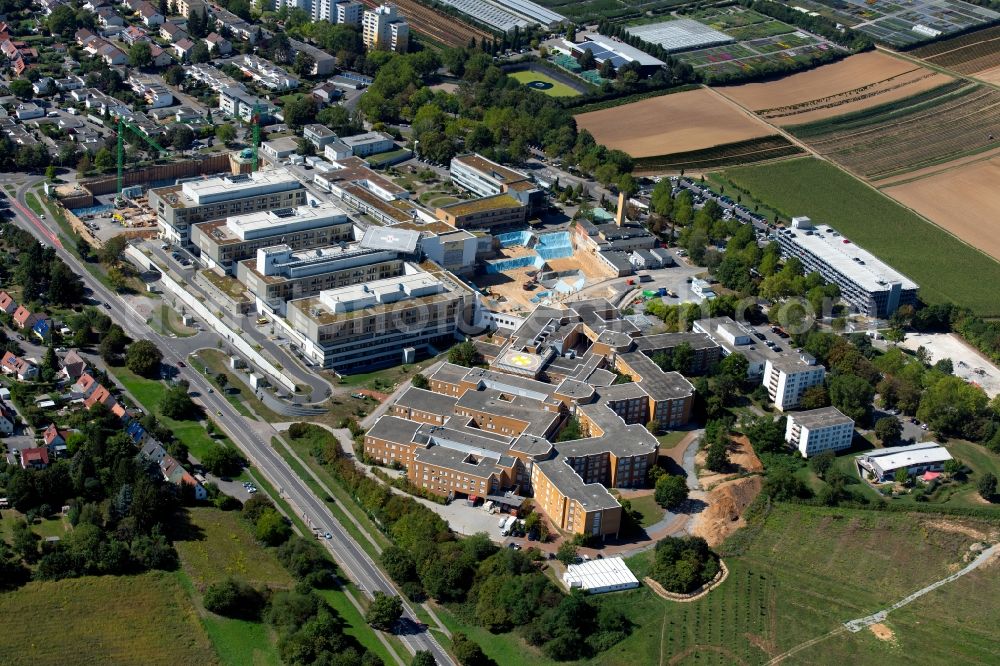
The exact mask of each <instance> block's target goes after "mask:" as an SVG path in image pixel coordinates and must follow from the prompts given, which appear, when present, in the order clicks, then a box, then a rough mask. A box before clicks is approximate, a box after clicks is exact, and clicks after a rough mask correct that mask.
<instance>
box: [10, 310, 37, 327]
mask: <svg viewBox="0 0 1000 666" xmlns="http://www.w3.org/2000/svg"><path fill="white" fill-rule="evenodd" d="M36 321H38V315H34V314H31V310H29V309H28V308H26V307H24V306H23V305H19V306H17V309H16V310H14V324H15V325H16V326H17V328H19V329H22V330H23V329H25V328H31V327H32V326H34V325H35V322H36Z"/></svg>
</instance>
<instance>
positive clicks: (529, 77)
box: [507, 70, 580, 97]
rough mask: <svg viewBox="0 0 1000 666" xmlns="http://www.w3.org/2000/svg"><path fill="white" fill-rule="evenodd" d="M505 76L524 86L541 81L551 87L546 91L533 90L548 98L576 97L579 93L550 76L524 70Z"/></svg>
mask: <svg viewBox="0 0 1000 666" xmlns="http://www.w3.org/2000/svg"><path fill="white" fill-rule="evenodd" d="M507 76H509V77H510V78H512V79H514V80H515V81H518V82H520V83H523V84H525V85H527V84H529V83H531V82H533V81H541V82H542V83H547V84H549V85H551V86H552V87H551V88H548V89H546V90H540V89H538V88H534V90H538V92H540V93H544V94H546V95H548V96H549V97H578V96H579V95H580V93H579V92H577V91H576V90H573V89H572V88H570V87H569V86H568V85H566V84H565V83H559V82H558V81H556V80H555V79H553V78H552V77H551V76H548V75H546V74H543V73H542V72H532V71H528V70H525V71H522V72H512V73H510V74H508V75H507Z"/></svg>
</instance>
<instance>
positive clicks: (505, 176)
mask: <svg viewBox="0 0 1000 666" xmlns="http://www.w3.org/2000/svg"><path fill="white" fill-rule="evenodd" d="M451 161H452V162H453V163H455V162H457V163H459V164H462V165H463V166H466V167H468V168H470V169H473V170H475V171H479V172H480V173H483V174H486V175H487V176H489V177H490V178H493V179H494V180H497V181H499V182H501V183H504V184H508V185H509V184H510V183H516V182H519V181H522V180H528V176H527V174H524V173H522V172H520V171H516V170H514V169H511V168H510V167H506V166H504V165H502V164H499V163H497V162H494V161H493V160H490V159H487V158H485V157H483V156H482V155H479V154H478V153H471V154H468V155H456V156H455V157H453V158H451Z"/></svg>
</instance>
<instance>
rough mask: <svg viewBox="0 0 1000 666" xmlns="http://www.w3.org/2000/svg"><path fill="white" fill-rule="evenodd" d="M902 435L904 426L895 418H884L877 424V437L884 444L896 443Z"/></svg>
mask: <svg viewBox="0 0 1000 666" xmlns="http://www.w3.org/2000/svg"><path fill="white" fill-rule="evenodd" d="M902 434H903V424H901V423H900V422H899V419H897V418H896V417H895V416H883V417H882V418H880V419H879V420H878V421H876V422H875V436H876V437H878V439H879V441H880V442H882V444H885V445H889V444H893V443H896V442H898V441H899V438H900V437H901V436H902Z"/></svg>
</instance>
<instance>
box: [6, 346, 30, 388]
mask: <svg viewBox="0 0 1000 666" xmlns="http://www.w3.org/2000/svg"><path fill="white" fill-rule="evenodd" d="M0 371H2V372H3V373H4V374H5V375H11V376H13V377H17V378H18V379H19V380H21V381H22V382H23V381H26V380H28V379H33V378H35V377H37V376H38V368H37V367H35V364H34V363H32V362H31V361H26V360H25V359H23V358H21V357H20V356H17V355H16V354H14V353H13V352H10V351H8V352H5V353H4V355H3V358H0Z"/></svg>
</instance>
